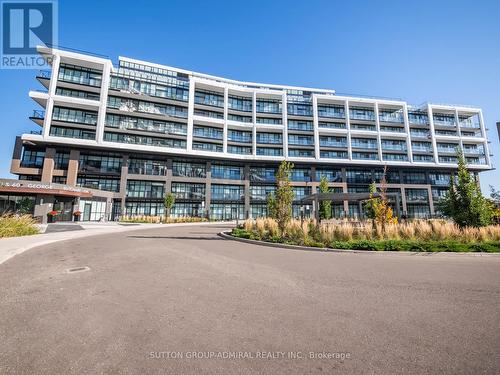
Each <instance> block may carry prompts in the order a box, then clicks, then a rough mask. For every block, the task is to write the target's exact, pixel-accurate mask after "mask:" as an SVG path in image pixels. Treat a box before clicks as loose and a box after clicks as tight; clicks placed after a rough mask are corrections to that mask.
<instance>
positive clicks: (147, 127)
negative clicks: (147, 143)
mask: <svg viewBox="0 0 500 375" xmlns="http://www.w3.org/2000/svg"><path fill="white" fill-rule="evenodd" d="M106 126H108V127H110V128H117V129H131V130H141V131H147V132H153V133H162V134H179V135H185V134H186V133H187V125H186V124H182V123H178V122H172V121H160V120H151V119H145V118H138V117H131V116H122V115H114V114H109V113H108V114H107V115H106Z"/></svg>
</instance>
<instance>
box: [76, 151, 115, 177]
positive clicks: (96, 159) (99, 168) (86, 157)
mask: <svg viewBox="0 0 500 375" xmlns="http://www.w3.org/2000/svg"><path fill="white" fill-rule="evenodd" d="M121 166H122V158H121V157H120V156H113V155H90V154H81V155H80V162H79V170H80V172H82V173H96V174H100V173H117V174H119V173H121Z"/></svg>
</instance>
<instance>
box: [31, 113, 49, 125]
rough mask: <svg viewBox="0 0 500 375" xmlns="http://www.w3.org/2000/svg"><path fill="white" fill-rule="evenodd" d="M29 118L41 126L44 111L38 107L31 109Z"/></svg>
mask: <svg viewBox="0 0 500 375" xmlns="http://www.w3.org/2000/svg"><path fill="white" fill-rule="evenodd" d="M29 119H30V120H31V121H33V122H34V123H35V124H37V125H40V126H43V121H44V119H45V111H43V110H40V109H35V110H34V111H33V114H32V115H31V116H30V117H29Z"/></svg>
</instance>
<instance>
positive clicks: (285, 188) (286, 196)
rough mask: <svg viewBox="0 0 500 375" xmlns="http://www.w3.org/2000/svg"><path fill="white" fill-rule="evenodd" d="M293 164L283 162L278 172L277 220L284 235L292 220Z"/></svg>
mask: <svg viewBox="0 0 500 375" xmlns="http://www.w3.org/2000/svg"><path fill="white" fill-rule="evenodd" d="M292 170H293V163H290V162H288V161H286V160H283V161H282V162H281V164H280V166H279V168H278V171H277V172H276V211H275V214H276V220H277V221H278V227H279V229H280V231H281V233H282V234H284V233H285V230H286V225H287V224H288V222H289V221H290V219H291V218H292V202H293V189H292V186H291V185H290V174H291V173H292Z"/></svg>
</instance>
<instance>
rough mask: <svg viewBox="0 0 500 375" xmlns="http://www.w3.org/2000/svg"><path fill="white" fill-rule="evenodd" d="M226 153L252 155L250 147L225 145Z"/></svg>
mask: <svg viewBox="0 0 500 375" xmlns="http://www.w3.org/2000/svg"><path fill="white" fill-rule="evenodd" d="M227 152H228V153H230V154H238V155H250V154H252V147H249V146H235V145H227Z"/></svg>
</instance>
